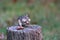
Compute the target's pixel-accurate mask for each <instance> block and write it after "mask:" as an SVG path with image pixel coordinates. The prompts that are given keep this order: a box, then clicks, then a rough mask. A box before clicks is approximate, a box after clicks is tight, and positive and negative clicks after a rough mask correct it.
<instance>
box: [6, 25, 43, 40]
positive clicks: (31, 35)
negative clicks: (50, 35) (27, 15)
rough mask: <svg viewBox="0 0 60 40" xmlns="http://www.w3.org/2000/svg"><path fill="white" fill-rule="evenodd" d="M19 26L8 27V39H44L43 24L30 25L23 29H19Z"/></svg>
mask: <svg viewBox="0 0 60 40" xmlns="http://www.w3.org/2000/svg"><path fill="white" fill-rule="evenodd" d="M16 28H17V26H11V27H9V28H7V40H42V32H41V26H38V25H29V26H28V27H27V28H24V29H23V30H17V29H16Z"/></svg>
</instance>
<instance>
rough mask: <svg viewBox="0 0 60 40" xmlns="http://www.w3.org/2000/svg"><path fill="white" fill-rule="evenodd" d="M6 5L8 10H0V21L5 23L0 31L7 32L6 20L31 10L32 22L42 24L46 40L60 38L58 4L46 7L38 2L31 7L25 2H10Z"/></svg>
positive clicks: (58, 39) (59, 39)
mask: <svg viewBox="0 0 60 40" xmlns="http://www.w3.org/2000/svg"><path fill="white" fill-rule="evenodd" d="M6 7H7V9H6V12H3V10H1V11H0V23H1V24H2V25H3V26H2V28H0V32H4V33H5V34H6V27H7V23H6V20H10V21H11V20H12V19H13V18H14V17H16V16H17V17H18V16H20V15H22V14H24V13H26V12H31V14H30V16H31V19H32V22H37V24H38V25H40V26H42V33H43V38H44V40H60V18H59V17H60V11H59V10H58V9H57V6H56V5H54V4H51V5H50V6H49V7H48V8H46V7H44V6H42V5H40V4H38V3H37V4H34V5H33V6H30V7H28V6H27V5H26V4H25V3H16V4H8V5H6ZM9 26H10V25H9ZM11 26H12V25H11Z"/></svg>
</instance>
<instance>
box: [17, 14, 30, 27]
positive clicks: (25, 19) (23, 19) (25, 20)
mask: <svg viewBox="0 0 60 40" xmlns="http://www.w3.org/2000/svg"><path fill="white" fill-rule="evenodd" d="M17 20H18V26H20V27H18V28H24V27H26V26H27V25H29V24H30V21H31V19H30V18H29V15H27V14H26V15H23V16H20V17H18V19H17Z"/></svg>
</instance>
